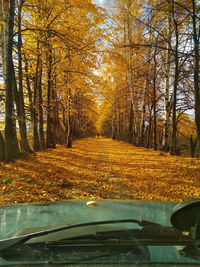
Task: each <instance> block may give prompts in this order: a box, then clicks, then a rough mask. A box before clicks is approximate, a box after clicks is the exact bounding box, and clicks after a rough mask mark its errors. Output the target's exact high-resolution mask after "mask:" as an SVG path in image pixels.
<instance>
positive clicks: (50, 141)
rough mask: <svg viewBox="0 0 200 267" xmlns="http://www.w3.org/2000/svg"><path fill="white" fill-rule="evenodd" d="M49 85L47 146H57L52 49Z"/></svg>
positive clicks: (49, 64) (48, 58)
mask: <svg viewBox="0 0 200 267" xmlns="http://www.w3.org/2000/svg"><path fill="white" fill-rule="evenodd" d="M47 60H48V85H47V148H55V147H56V144H55V127H54V120H55V118H54V90H53V84H52V50H51V47H50V48H49V51H48V57H47Z"/></svg>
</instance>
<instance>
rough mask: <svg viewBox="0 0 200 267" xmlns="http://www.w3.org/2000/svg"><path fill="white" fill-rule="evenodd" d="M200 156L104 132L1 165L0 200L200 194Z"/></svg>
mask: <svg viewBox="0 0 200 267" xmlns="http://www.w3.org/2000/svg"><path fill="white" fill-rule="evenodd" d="M199 177H200V161H199V160H198V159H191V158H181V157H177V156H171V155H170V154H169V153H166V152H163V153H161V152H158V151H154V150H153V149H145V148H142V147H134V146H132V145H130V144H127V143H125V142H122V141H113V140H111V139H103V138H100V139H98V138H87V139H83V140H76V141H75V142H74V145H73V148H71V149H67V148H66V147H64V146H62V145H59V146H57V148H56V149H49V150H47V151H45V152H44V151H43V152H37V153H36V154H34V155H29V156H27V157H26V158H24V159H18V160H16V161H15V162H14V163H8V164H2V165H1V167H0V181H1V182H0V191H1V195H0V204H8V203H9V204H10V203H21V202H22V203H23V202H44V201H45V202H46V201H47V202H54V201H59V200H66V199H107V198H109V199H134V200H147V201H178V202H179V201H183V200H188V199H193V198H198V197H200V186H199V185H200V184H199Z"/></svg>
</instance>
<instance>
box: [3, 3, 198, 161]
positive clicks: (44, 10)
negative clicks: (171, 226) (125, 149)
mask: <svg viewBox="0 0 200 267" xmlns="http://www.w3.org/2000/svg"><path fill="white" fill-rule="evenodd" d="M0 27H1V34H0V43H1V46H0V55H1V64H0V65H1V72H0V75H1V80H0V84H1V86H0V160H1V161H6V162H9V161H12V160H15V159H17V158H19V157H21V155H23V154H24V153H25V154H32V153H33V152H37V151H39V150H45V149H51V148H56V146H57V145H58V144H63V145H64V146H65V147H67V148H70V147H72V145H73V144H72V142H73V140H74V139H80V138H85V137H89V136H95V135H96V134H97V133H100V135H101V136H105V137H109V138H112V139H113V140H123V141H126V142H128V143H130V144H133V145H134V146H142V147H146V148H153V149H154V150H163V151H165V152H170V153H171V154H172V155H184V156H188V157H199V156H200V82H199V81H200V65H199V56H200V54H199V42H200V3H199V1H197V0H182V1H180V0H176V1H175V0H165V1H164V0H161V1H158V0H144V1H142V0H134V1H132V0H112V1H107V0H105V1H102V0H101V1H100V0H96V1H92V0H82V1H80V0H37V1H34V0H2V1H1V2H0Z"/></svg>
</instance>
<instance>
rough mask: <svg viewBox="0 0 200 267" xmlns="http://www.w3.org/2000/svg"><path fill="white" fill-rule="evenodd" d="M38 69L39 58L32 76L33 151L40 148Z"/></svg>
mask: <svg viewBox="0 0 200 267" xmlns="http://www.w3.org/2000/svg"><path fill="white" fill-rule="evenodd" d="M38 69H39V60H38V59H37V65H36V74H35V77H34V84H33V86H34V92H33V149H34V151H38V150H40V140H39V135H38V102H39V94H38Z"/></svg>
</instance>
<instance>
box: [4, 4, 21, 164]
mask: <svg viewBox="0 0 200 267" xmlns="http://www.w3.org/2000/svg"><path fill="white" fill-rule="evenodd" d="M4 2H6V4H8V6H9V9H8V10H4V12H7V14H5V13H4V16H5V17H7V16H8V17H9V24H8V32H5V35H6V34H8V36H5V39H4V40H7V42H5V52H6V53H5V63H6V68H5V70H6V79H5V80H6V83H5V85H6V86H5V87H6V121H5V159H6V161H11V160H13V159H15V158H18V157H19V154H20V151H19V146H18V141H17V136H16V124H15V117H14V109H13V62H12V50H13V27H14V10H15V1H14V0H10V1H4ZM5 28H6V27H5Z"/></svg>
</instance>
